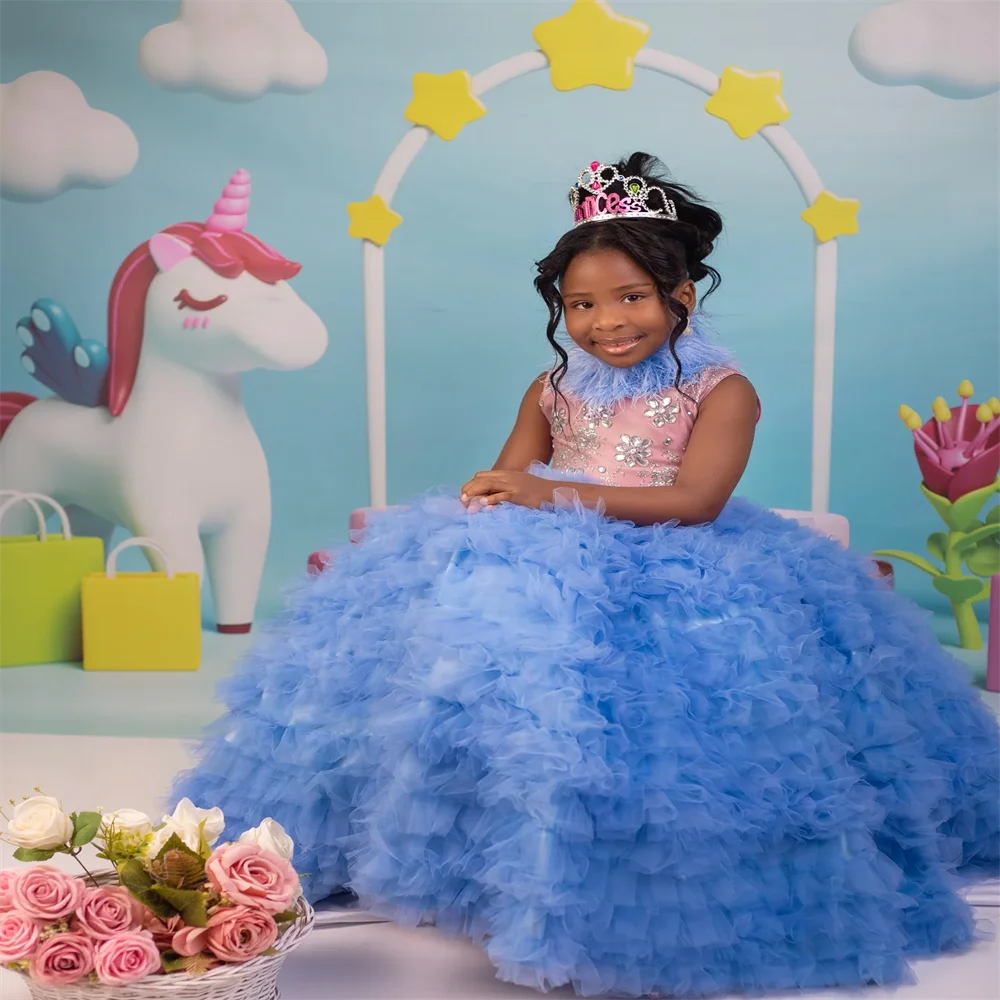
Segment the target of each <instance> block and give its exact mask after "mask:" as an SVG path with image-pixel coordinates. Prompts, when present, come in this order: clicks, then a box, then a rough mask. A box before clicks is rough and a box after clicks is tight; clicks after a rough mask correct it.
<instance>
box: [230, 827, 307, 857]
mask: <svg viewBox="0 0 1000 1000" xmlns="http://www.w3.org/2000/svg"><path fill="white" fill-rule="evenodd" d="M239 842H240V843H241V844H258V845H259V846H260V847H263V848H264V850H265V851H270V852H271V853H272V854H277V855H278V857H279V858H284V859H285V860H286V861H291V860H292V854H294V853H295V842H294V841H293V840H292V838H291V837H289V836H288V834H287V833H285V828H284V827H283V826H282V825H281V824H280V823H279V822H278V821H277V820H273V819H270V818H268V819H265V820H264V821H263V822H262V823H261V824H260V826H255V827H254V828H253V829H252V830H247V831H246V833H241V834H240V840H239Z"/></svg>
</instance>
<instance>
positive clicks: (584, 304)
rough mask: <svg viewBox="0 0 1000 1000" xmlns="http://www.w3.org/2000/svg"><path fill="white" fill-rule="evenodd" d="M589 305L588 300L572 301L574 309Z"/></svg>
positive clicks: (584, 307) (588, 306) (585, 307)
mask: <svg viewBox="0 0 1000 1000" xmlns="http://www.w3.org/2000/svg"><path fill="white" fill-rule="evenodd" d="M590 306H591V303H589V302H574V303H573V308H574V309H589V308H590Z"/></svg>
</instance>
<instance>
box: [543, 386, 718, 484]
mask: <svg viewBox="0 0 1000 1000" xmlns="http://www.w3.org/2000/svg"><path fill="white" fill-rule="evenodd" d="M733 374H735V372H734V370H733V369H731V368H707V369H705V370H704V371H702V372H701V374H700V375H699V376H698V377H697V378H696V379H694V380H693V381H690V382H686V383H685V384H683V385H682V386H681V389H680V390H678V389H675V388H673V387H671V388H668V389H666V390H664V391H662V392H660V393H657V394H656V395H653V396H650V397H648V398H644V399H627V400H623V401H621V402H618V403H615V404H612V405H599V406H598V405H594V404H587V403H585V402H583V401H581V400H578V399H576V398H575V397H574V396H572V395H569V394H563V395H561V396H558V397H557V396H556V395H555V393H554V392H553V390H552V388H551V386H548V385H547V386H546V388H545V390H544V391H543V392H542V396H541V400H540V403H541V407H542V410H543V412H544V413H545V416H546V417H547V418H548V420H549V424H550V425H551V428H552V446H553V454H552V468H553V469H557V470H559V471H560V472H563V473H570V474H574V475H579V476H580V477H581V479H583V480H593V481H597V482H602V483H606V484H608V485H610V486H672V485H673V484H674V482H675V480H676V479H677V473H678V471H679V469H680V466H681V459H682V458H683V457H684V450H685V449H686V447H687V442H688V439H689V438H690V436H691V430H692V428H693V427H694V422H695V420H696V419H697V417H698V405H699V403H700V402H701V401H702V400H703V399H704V398H705V397H706V396H707V395H708V394H709V392H711V391H712V389H714V388H715V387H716V386H717V385H718V384H719V383H720V382H721V381H722V380H723V379H724V378H726V377H727V376H729V375H733Z"/></svg>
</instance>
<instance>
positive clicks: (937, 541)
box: [927, 531, 948, 562]
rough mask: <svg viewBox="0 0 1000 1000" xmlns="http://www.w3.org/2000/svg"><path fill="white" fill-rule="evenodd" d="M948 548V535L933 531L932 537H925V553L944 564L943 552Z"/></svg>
mask: <svg viewBox="0 0 1000 1000" xmlns="http://www.w3.org/2000/svg"><path fill="white" fill-rule="evenodd" d="M947 548H948V535H947V533H946V532H944V531H935V532H934V534H933V535H928V536H927V551H928V552H929V553H930V554H931V555H932V556H934V558H935V559H940V560H941V562H944V554H945V550H946V549H947Z"/></svg>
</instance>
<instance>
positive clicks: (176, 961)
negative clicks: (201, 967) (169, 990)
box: [160, 951, 187, 972]
mask: <svg viewBox="0 0 1000 1000" xmlns="http://www.w3.org/2000/svg"><path fill="white" fill-rule="evenodd" d="M160 965H161V966H162V968H163V971H164V972H182V971H183V970H184V969H185V968H186V965H187V963H186V961H185V959H184V956H183V955H178V954H177V952H176V951H165V952H163V954H162V955H160Z"/></svg>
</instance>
